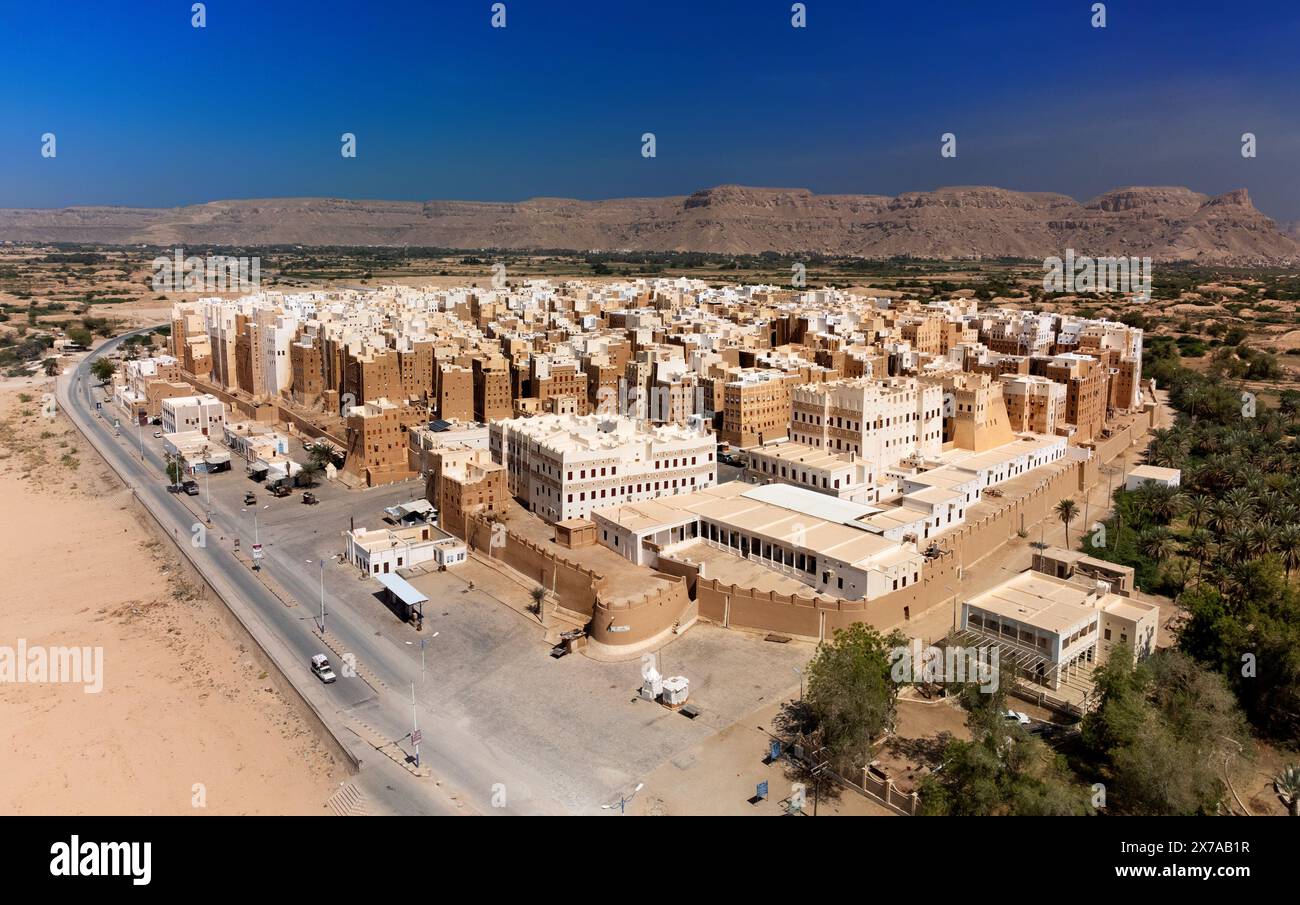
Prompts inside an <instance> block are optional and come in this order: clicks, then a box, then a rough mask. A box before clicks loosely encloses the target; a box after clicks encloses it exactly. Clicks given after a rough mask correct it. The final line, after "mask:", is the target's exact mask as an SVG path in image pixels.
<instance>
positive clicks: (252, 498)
mask: <svg viewBox="0 0 1300 905" xmlns="http://www.w3.org/2000/svg"><path fill="white" fill-rule="evenodd" d="M256 503H257V494H255V493H253V491H251V490H250V491H248V492H247V493H245V494H244V505H245V506H253V505H256Z"/></svg>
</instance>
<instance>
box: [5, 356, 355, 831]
mask: <svg viewBox="0 0 1300 905" xmlns="http://www.w3.org/2000/svg"><path fill="white" fill-rule="evenodd" d="M24 382H25V381H24ZM50 389H51V387H50V386H49V385H48V382H47V381H44V380H43V379H42V380H33V381H32V382H31V384H30V385H29V386H26V387H22V388H21V389H19V388H15V387H14V382H12V381H7V382H6V385H5V386H4V387H3V388H0V511H3V512H4V514H5V518H3V519H0V549H3V550H4V551H5V561H6V563H7V564H9V567H10V568H9V569H8V570H7V574H6V575H5V578H4V589H3V591H0V645H3V646H7V647H10V648H15V649H16V648H17V646H18V642H19V639H25V641H26V642H27V644H28V645H29V647H30V646H32V645H43V646H55V645H76V646H87V647H91V648H102V649H103V668H102V674H103V683H102V684H103V688H102V691H100V692H99V693H86V692H85V691H84V688H83V685H82V684H50V683H46V684H32V683H22V684H17V683H11V682H5V683H3V684H0V725H3V726H5V727H12V730H11V731H7V732H5V733H4V739H3V741H0V813H5V814H113V813H127V814H190V813H206V814H323V813H329V811H328V810H327V808H326V807H325V802H326V799H327V798H328V797H329V796H330V795H331V794H332V793H333V792H334V791H335V790H336V789H337V787H338V783H339V781H340V780H342V779H343V778H344V771H343V769H342V767H341V765H339V764H337V763H335V762H334V761H333V759H332V758H331V756H330V755H329V753H328V752H327V751H326V750H325V749H324V748H323V747H322V746H321V744H320V743H319V742H318V741H317V740H316V738H315V736H314V735H313V734H312V732H311V730H310V728H309V726H308V724H307V723H306V721H305V720H304V719H303V718H302V717H301V716H300V715H299V712H298V710H297V709H296V702H290V701H288V700H286V699H285V698H284V697H283V696H282V695H281V694H280V693H279V692H277V691H276V690H274V688H273V686H272V683H271V681H270V680H269V677H268V676H267V675H266V673H265V672H263V670H262V668H261V667H260V666H259V665H258V664H257V662H256V661H255V660H254V658H253V656H252V655H251V651H250V650H249V644H250V642H247V641H246V640H245V639H244V638H242V637H240V636H239V635H238V634H237V633H236V630H235V629H233V628H232V627H231V626H230V625H229V624H228V623H227V622H226V621H225V619H224V618H223V615H222V611H221V610H220V609H218V608H219V607H221V606H222V605H221V603H220V602H219V601H217V600H215V599H213V598H211V597H208V598H205V597H204V596H203V595H202V594H201V593H199V591H198V590H197V588H196V587H195V586H194V585H193V584H191V583H190V582H189V581H187V580H186V578H185V577H184V576H183V574H182V573H181V571H180V569H179V563H178V561H177V560H176V559H175V556H176V554H175V552H174V550H169V549H168V548H167V547H166V546H164V544H163V543H161V542H160V541H158V540H157V539H155V536H154V535H153V534H152V533H151V532H149V531H148V530H147V528H146V527H145V523H144V522H143V521H142V518H143V516H141V515H139V514H137V510H136V509H135V508H134V506H133V505H132V503H131V496H130V491H129V490H124V489H122V487H121V485H120V484H119V483H118V482H117V480H116V478H115V477H113V476H112V474H111V472H110V471H109V469H108V468H107V466H106V465H105V464H104V463H103V461H102V460H100V459H99V458H98V457H97V456H96V455H95V454H94V452H93V451H91V450H90V449H89V448H88V447H87V446H86V445H85V444H84V441H82V440H81V438H80V435H79V434H77V432H76V430H75V428H73V427H72V426H71V424H70V423H68V422H67V420H66V419H65V418H64V417H63V416H62V415H59V416H57V417H55V418H52V419H51V418H46V417H44V415H43V413H42V407H41V399H42V394H43V393H45V392H48V391H50ZM20 393H21V394H23V395H20ZM297 706H300V705H297Z"/></svg>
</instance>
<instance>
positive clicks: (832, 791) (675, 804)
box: [610, 694, 893, 817]
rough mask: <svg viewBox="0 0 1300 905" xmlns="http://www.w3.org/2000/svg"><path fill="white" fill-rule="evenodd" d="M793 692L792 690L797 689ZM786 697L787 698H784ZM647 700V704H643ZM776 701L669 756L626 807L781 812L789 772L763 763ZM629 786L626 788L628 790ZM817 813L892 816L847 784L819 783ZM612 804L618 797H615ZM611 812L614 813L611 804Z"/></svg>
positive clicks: (659, 811) (655, 812) (667, 811)
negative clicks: (760, 790)
mask: <svg viewBox="0 0 1300 905" xmlns="http://www.w3.org/2000/svg"><path fill="white" fill-rule="evenodd" d="M796 696H797V694H796ZM786 700H789V698H786ZM647 706H651V705H647ZM780 707H781V704H780V703H776V704H769V705H768V706H766V707H763V708H761V709H760V710H757V711H755V712H754V713H751V714H750V715H749V716H747V717H745V718H744V719H742V720H740V721H738V722H736V723H734V724H732V725H731V726H729V727H727V728H726V729H724V730H723V731H722V732H719V733H718V734H717V735H714V736H711V737H710V738H708V739H706V740H705V741H703V742H701V743H700V744H699V745H697V746H696V747H694V748H693V749H691V750H690V751H687V752H685V753H683V754H681V755H680V756H678V757H676V758H674V759H672V760H670V761H668V762H667V763H665V764H664V765H663V766H661V767H659V768H658V769H657V770H655V771H654V772H653V773H651V774H650V775H649V776H647V777H646V778H645V786H644V788H643V789H642V790H641V791H640V792H638V793H637V794H636V795H635V796H633V798H632V802H631V804H629V805H627V813H628V814H629V815H631V814H640V815H649V816H669V815H671V816H684V815H704V814H707V815H719V816H733V817H780V816H783V815H785V814H786V812H787V801H788V799H789V797H790V794H791V789H792V786H793V783H794V782H795V781H797V777H795V776H794V774H792V773H790V772H788V771H787V765H786V763H785V761H784V760H782V761H778V762H776V763H771V764H769V763H767V762H766V760H765V758H766V755H767V752H768V745H769V744H770V742H771V738H772V736H771V735H770V734H769V732H768V730H769V729H770V728H771V726H772V720H773V719H774V718H775V717H776V715H777V713H778V711H779V710H780ZM763 781H766V782H767V784H768V798H767V799H766V800H762V801H753V800H752V799H753V797H754V794H755V789H756V786H757V784H758V783H760V782H763ZM629 791H631V790H629ZM823 791H824V792H825V793H826V794H824V795H822V796H821V799H820V801H818V803H817V815H818V816H819V817H828V816H875V817H888V816H893V812H892V811H890V810H888V809H886V808H884V807H882V806H881V805H878V804H876V803H875V802H873V801H871V800H870V799H868V798H866V797H864V796H862V795H859V794H858V793H856V792H852V791H848V790H839V789H836V788H832V787H828V786H824V787H823ZM806 794H807V813H808V814H811V813H812V808H813V801H812V799H813V789H812V788H811V787H808V788H807V790H806ZM615 804H617V803H615ZM610 813H613V814H617V813H618V810H617V809H616V808H615V809H612V810H611V811H610Z"/></svg>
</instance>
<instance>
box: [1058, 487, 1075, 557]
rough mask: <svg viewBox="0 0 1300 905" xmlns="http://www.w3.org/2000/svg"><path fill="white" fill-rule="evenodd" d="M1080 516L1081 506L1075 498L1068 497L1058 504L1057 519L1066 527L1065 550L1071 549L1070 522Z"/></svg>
mask: <svg viewBox="0 0 1300 905" xmlns="http://www.w3.org/2000/svg"><path fill="white" fill-rule="evenodd" d="M1078 514H1079V504H1078V503H1076V502H1075V501H1074V500H1073V498H1071V497H1066V498H1065V499H1063V500H1061V502H1059V503H1057V504H1056V517H1057V518H1059V519H1060V520H1061V523H1062V524H1063V525H1065V548H1066V549H1067V550H1068V549H1069V548H1070V522H1072V521H1074V517H1075V516H1076V515H1078Z"/></svg>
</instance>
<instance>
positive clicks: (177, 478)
mask: <svg viewBox="0 0 1300 905" xmlns="http://www.w3.org/2000/svg"><path fill="white" fill-rule="evenodd" d="M183 477H185V468H184V466H182V465H181V458H180V456H170V455H169V456H168V457H167V480H169V481H171V482H172V483H173V484H179V483H180V482H181V479H182V478H183Z"/></svg>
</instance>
